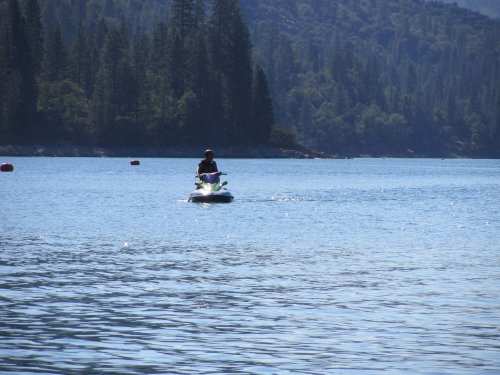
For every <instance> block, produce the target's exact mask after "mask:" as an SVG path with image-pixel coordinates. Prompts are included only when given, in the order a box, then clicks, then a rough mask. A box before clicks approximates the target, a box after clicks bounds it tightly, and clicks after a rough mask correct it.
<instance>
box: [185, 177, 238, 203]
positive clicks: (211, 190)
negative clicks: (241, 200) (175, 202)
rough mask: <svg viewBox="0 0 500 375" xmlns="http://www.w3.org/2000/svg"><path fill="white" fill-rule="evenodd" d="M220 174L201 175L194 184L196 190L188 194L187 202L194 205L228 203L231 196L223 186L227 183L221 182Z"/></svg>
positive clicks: (231, 198)
mask: <svg viewBox="0 0 500 375" xmlns="http://www.w3.org/2000/svg"><path fill="white" fill-rule="evenodd" d="M221 175H225V173H222V172H213V173H202V174H201V175H199V176H198V177H199V178H200V181H197V182H195V184H196V187H197V188H196V190H195V191H193V192H192V193H191V194H189V202H194V203H216V202H217V203H229V202H231V201H232V200H233V196H232V195H231V193H230V192H229V190H227V189H226V188H225V187H224V186H225V185H227V181H221V180H220V176H221Z"/></svg>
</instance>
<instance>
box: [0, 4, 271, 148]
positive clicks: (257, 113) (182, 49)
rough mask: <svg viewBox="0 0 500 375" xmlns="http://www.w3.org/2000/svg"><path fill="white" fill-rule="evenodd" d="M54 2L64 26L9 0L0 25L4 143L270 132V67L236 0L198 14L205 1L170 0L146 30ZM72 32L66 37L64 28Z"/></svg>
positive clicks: (264, 136) (255, 138)
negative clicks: (263, 63) (78, 18)
mask: <svg viewBox="0 0 500 375" xmlns="http://www.w3.org/2000/svg"><path fill="white" fill-rule="evenodd" d="M73 3H76V2H73ZM96 3H98V2H89V4H88V5H89V7H90V6H92V4H96ZM101 3H103V2H101ZM45 4H46V7H47V6H50V7H54V6H55V4H56V2H47V3H45ZM63 4H69V3H67V2H66V3H63V2H61V3H59V5H61V6H62V5H63ZM106 4H112V3H111V2H107V3H106ZM136 4H140V2H136ZM75 5H84V2H78V4H73V6H75ZM77 8H78V7H77ZM53 9H54V11H56V10H57V12H56V13H55V14H59V16H60V17H62V16H64V15H66V14H67V16H68V18H69V20H68V22H69V26H66V28H65V29H64V30H62V29H61V28H60V27H59V24H58V22H55V23H53V24H48V25H44V24H43V22H42V21H41V20H42V19H43V18H44V17H47V14H45V15H44V13H43V12H42V11H41V9H40V7H39V3H38V2H37V0H28V1H27V2H25V4H24V9H23V8H22V7H20V3H19V1H18V0H9V4H8V9H7V17H6V21H5V22H4V23H3V26H2V29H1V32H0V35H1V38H0V103H1V104H2V107H1V111H0V130H1V135H2V138H1V141H0V142H1V143H3V144H6V143H26V142H33V143H36V142H54V141H64V142H70V143H77V144H84V145H88V144H97V145H104V146H165V145H174V144H178V143H185V144H202V143H205V144H206V143H211V144H214V143H215V144H222V145H227V144H240V145H242V144H243V145H259V144H263V143H265V142H267V140H268V139H269V137H270V132H271V126H272V125H273V122H274V120H273V108H272V102H271V97H270V94H269V90H268V86H267V81H266V76H265V74H264V72H263V71H262V69H261V68H259V67H258V66H255V67H254V66H253V63H252V59H251V54H252V51H251V43H250V36H249V33H248V29H247V27H246V24H245V22H244V20H243V17H242V14H241V12H240V9H239V7H238V3H237V2H236V1H233V0H216V1H214V2H213V4H212V7H211V11H210V15H209V16H208V17H206V15H205V6H204V3H203V1H201V0H197V1H194V0H189V1H186V0H174V1H172V2H171V8H170V17H169V20H168V22H165V21H159V22H158V23H156V24H155V25H154V26H152V27H151V31H150V32H149V33H148V32H145V31H143V30H142V29H141V28H140V27H138V25H136V26H137V27H136V29H135V31H133V32H131V30H130V24H129V22H128V20H127V19H126V18H125V17H119V18H118V17H117V19H115V20H106V19H104V18H99V22H98V23H97V24H96V25H90V24H88V23H85V22H83V21H82V24H81V25H80V26H78V27H77V26H76V25H74V22H72V21H71V15H72V14H73V15H74V14H75V13H71V12H70V11H71V9H68V8H64V9H65V10H64V12H62V13H60V9H58V8H53ZM110 9H112V10H113V11H118V10H120V8H113V7H111V8H110ZM141 9H142V8H141ZM73 10H74V9H73ZM112 10H109V9H108V8H106V7H104V8H103V9H102V11H106V12H108V11H109V12H110V13H109V14H110V15H113V14H115V13H114V12H113V11H112ZM143 10H145V11H148V9H147V8H144V9H143ZM80 14H86V13H85V12H77V13H76V15H80ZM145 14H147V15H149V14H151V13H149V12H147V13H145ZM105 15H106V16H107V15H108V13H105ZM115 15H116V14H115ZM118 15H119V13H118ZM142 16H144V15H142ZM142 16H141V17H142ZM155 16H157V14H156V13H155ZM57 19H60V18H59V17H58V18H57ZM84 25H86V26H84ZM70 32H72V33H74V34H75V35H74V37H65V34H66V33H70Z"/></svg>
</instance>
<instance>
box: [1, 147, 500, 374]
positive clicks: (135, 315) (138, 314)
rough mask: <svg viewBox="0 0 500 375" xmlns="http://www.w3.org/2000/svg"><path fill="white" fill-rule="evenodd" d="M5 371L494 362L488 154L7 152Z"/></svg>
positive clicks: (391, 369)
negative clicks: (197, 190)
mask: <svg viewBox="0 0 500 375" xmlns="http://www.w3.org/2000/svg"><path fill="white" fill-rule="evenodd" d="M1 159H2V160H0V161H7V159H8V160H9V161H11V162H12V163H13V164H14V165H15V171H14V172H13V173H1V174H0V372H1V373H16V374H29V373H57V374H82V373H85V374H136V373H148V374H159V373H163V374H330V373H335V374H336V373H340V374H344V373H347V374H350V373H366V374H371V373H378V372H379V371H380V372H384V373H388V374H401V373H412V374H474V373H481V374H484V373H490V374H498V373H499V372H500V240H499V238H500V161H498V160H497V161H493V160H419V159H412V160H405V159H354V160H234V159H232V160H231V159H218V160H217V161H218V164H219V167H220V168H221V169H222V170H224V171H226V172H227V173H228V176H226V177H227V179H228V181H229V184H228V188H229V189H230V190H231V192H232V193H233V194H234V196H235V201H234V202H233V203H230V204H214V205H200V204H192V203H188V202H187V197H188V194H189V192H190V191H191V190H192V189H193V188H194V170H195V166H196V164H197V162H198V160H195V159H142V160H141V165H140V166H139V167H132V166H130V163H129V162H130V160H129V159H124V158H101V159H99V158H5V157H2V158H1Z"/></svg>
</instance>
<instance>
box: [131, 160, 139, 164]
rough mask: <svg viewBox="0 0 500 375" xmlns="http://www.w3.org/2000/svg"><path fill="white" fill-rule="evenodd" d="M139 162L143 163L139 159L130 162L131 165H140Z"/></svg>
mask: <svg viewBox="0 0 500 375" xmlns="http://www.w3.org/2000/svg"><path fill="white" fill-rule="evenodd" d="M139 164H141V162H140V161H139V160H132V161H131V162H130V165H139Z"/></svg>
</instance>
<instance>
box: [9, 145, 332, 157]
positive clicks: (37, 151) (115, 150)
mask: <svg viewBox="0 0 500 375" xmlns="http://www.w3.org/2000/svg"><path fill="white" fill-rule="evenodd" d="M210 147H211V148H213V149H214V150H215V152H216V155H217V158H295V159H315V158H335V157H336V156H335V155H329V154H326V153H321V152H314V151H310V150H306V149H304V148H302V147H297V148H293V149H292V148H290V149H288V148H281V147H275V146H259V147H247V146H232V147H230V146H220V147H218V146H210ZM203 151H204V148H203V147H201V146H200V147H193V146H171V147H112V148H105V147H83V146H71V145H49V146H47V145H30V146H26V145H9V146H0V156H56V157H57V156H59V157H79V156H81V157H154V158H199V157H200V156H202V155H203Z"/></svg>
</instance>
